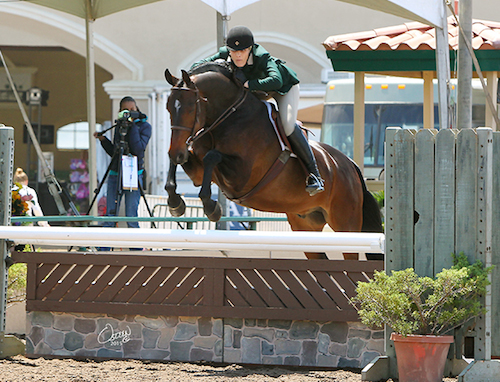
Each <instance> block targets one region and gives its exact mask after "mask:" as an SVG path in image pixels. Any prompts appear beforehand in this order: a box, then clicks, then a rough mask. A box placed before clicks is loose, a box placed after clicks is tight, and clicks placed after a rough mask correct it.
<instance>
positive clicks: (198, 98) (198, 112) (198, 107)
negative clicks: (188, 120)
mask: <svg viewBox="0 0 500 382" xmlns="http://www.w3.org/2000/svg"><path fill="white" fill-rule="evenodd" d="M174 90H177V91H189V92H193V93H195V94H196V115H195V119H194V123H193V126H192V127H188V126H179V125H174V126H171V127H170V128H171V129H172V130H182V131H189V133H190V134H189V138H188V139H187V141H186V144H187V145H188V146H190V145H191V144H192V143H193V135H194V130H195V128H196V125H197V124H200V115H201V101H203V102H207V99H206V98H203V97H201V96H200V91H199V90H198V89H191V88H179V87H176V88H172V91H174Z"/></svg>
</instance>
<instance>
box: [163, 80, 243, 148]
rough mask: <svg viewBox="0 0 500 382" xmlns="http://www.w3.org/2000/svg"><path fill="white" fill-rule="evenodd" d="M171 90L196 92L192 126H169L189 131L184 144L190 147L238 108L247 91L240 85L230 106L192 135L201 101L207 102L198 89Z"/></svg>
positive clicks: (198, 118) (198, 119)
mask: <svg viewBox="0 0 500 382" xmlns="http://www.w3.org/2000/svg"><path fill="white" fill-rule="evenodd" d="M172 90H178V91H180V90H184V91H190V92H193V93H195V94H196V117H195V120H194V124H193V127H187V126H177V125H175V126H171V129H172V130H183V131H189V132H191V134H190V135H189V138H188V139H187V141H186V145H188V146H189V147H190V148H191V147H193V143H194V142H196V141H197V140H198V139H200V138H201V137H203V136H204V135H205V134H207V133H209V132H211V131H212V130H213V129H215V128H216V127H217V126H219V125H220V124H221V123H222V122H224V121H225V120H226V119H227V118H229V116H230V115H231V114H233V113H234V112H235V111H236V110H238V108H239V107H240V106H241V104H242V103H243V102H245V100H246V98H247V95H248V92H247V91H245V89H244V88H243V87H242V88H241V92H240V95H239V97H238V98H237V99H236V101H234V102H233V104H232V105H231V106H229V107H228V108H227V109H226V110H225V111H224V112H223V113H222V114H221V115H220V116H219V117H218V118H217V119H216V120H215V121H214V122H213V123H212V124H211V125H210V126H208V127H202V128H201V129H200V130H198V132H197V133H196V134H194V135H193V131H194V129H195V127H196V123H199V122H200V114H201V102H200V101H203V102H207V99H206V98H203V97H201V96H200V91H199V90H198V89H191V88H172Z"/></svg>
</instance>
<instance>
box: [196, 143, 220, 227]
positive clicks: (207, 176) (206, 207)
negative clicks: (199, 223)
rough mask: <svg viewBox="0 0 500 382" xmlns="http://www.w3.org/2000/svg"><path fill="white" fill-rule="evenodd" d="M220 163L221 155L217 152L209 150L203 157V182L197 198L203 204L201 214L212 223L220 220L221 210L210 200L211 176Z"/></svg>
mask: <svg viewBox="0 0 500 382" xmlns="http://www.w3.org/2000/svg"><path fill="white" fill-rule="evenodd" d="M221 161H222V154H221V153H220V152H219V151H217V150H210V151H209V152H208V153H207V154H206V155H205V156H204V157H203V169H204V171H203V182H202V184H201V190H200V193H199V194H198V196H199V197H200V199H201V201H202V202H203V212H205V215H207V217H208V219H209V220H210V221H213V222H217V221H219V220H220V218H221V216H222V209H221V206H220V204H219V203H218V202H216V201H214V200H212V190H211V189H210V185H211V184H212V175H213V171H214V168H215V166H217V165H218V164H219V163H220V162H221Z"/></svg>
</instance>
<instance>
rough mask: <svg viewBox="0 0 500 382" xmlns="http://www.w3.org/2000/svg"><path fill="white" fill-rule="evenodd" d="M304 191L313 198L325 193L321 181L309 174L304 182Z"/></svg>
mask: <svg viewBox="0 0 500 382" xmlns="http://www.w3.org/2000/svg"><path fill="white" fill-rule="evenodd" d="M306 191H307V192H308V193H309V196H314V195H316V194H319V193H320V192H323V191H325V187H324V181H323V179H321V177H318V176H316V175H315V174H313V173H310V174H309V176H308V177H307V180H306Z"/></svg>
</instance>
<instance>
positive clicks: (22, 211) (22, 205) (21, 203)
mask: <svg viewBox="0 0 500 382" xmlns="http://www.w3.org/2000/svg"><path fill="white" fill-rule="evenodd" d="M16 186H17V187H15V188H13V189H12V209H11V215H12V216H25V215H26V214H27V213H28V210H29V205H28V202H29V201H30V200H31V199H33V196H31V195H21V194H20V193H19V191H20V190H21V188H22V187H23V186H21V185H20V184H19V183H16Z"/></svg>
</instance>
